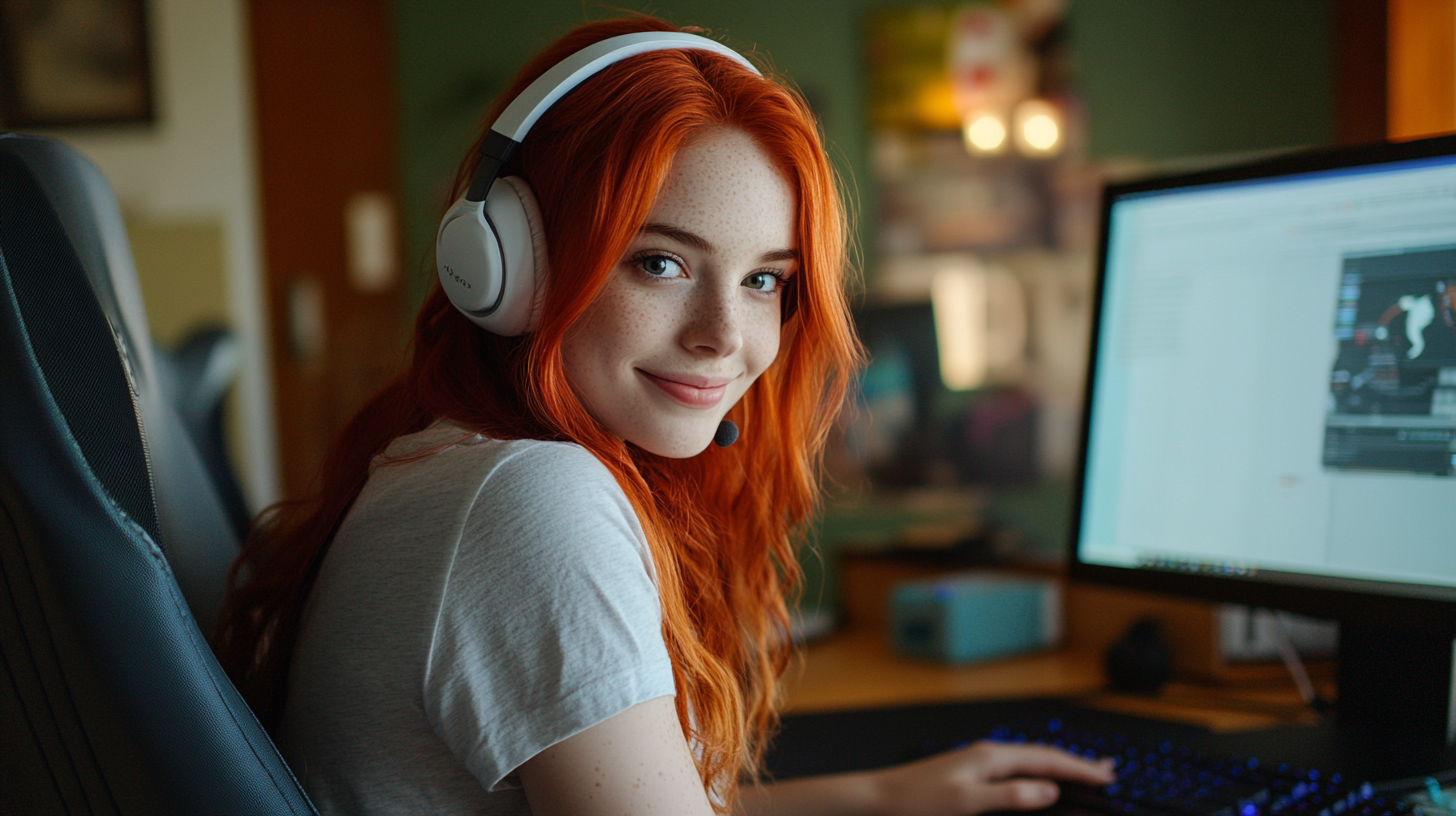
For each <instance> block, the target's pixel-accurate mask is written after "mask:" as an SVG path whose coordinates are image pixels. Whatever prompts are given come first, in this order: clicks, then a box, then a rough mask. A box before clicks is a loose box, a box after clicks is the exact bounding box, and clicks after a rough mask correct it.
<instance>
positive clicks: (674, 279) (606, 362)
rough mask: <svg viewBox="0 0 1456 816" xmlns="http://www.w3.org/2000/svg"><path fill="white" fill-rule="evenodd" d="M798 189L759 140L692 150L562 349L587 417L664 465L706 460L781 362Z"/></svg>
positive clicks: (719, 134) (730, 137)
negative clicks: (740, 406) (728, 418)
mask: <svg viewBox="0 0 1456 816" xmlns="http://www.w3.org/2000/svg"><path fill="white" fill-rule="evenodd" d="M794 211H795V200H794V196H793V191H792V189H791V188H790V187H789V184H788V183H787V182H786V181H785V180H784V178H783V176H782V175H781V174H780V173H779V171H778V169H777V168H776V167H774V165H773V163H772V162H771V161H770V159H769V157H768V155H767V154H765V153H764V152H763V150H762V149H761V148H760V147H759V146H758V143H757V142H755V141H754V140H753V138H752V137H750V136H749V135H748V134H746V133H744V132H742V131H740V130H734V129H723V130H717V131H713V132H711V133H709V134H707V135H705V136H703V137H702V138H700V139H698V140H697V141H695V142H693V143H691V144H689V145H688V146H686V147H684V148H683V149H682V150H680V151H679V152H678V154H677V156H676V158H675V159H674V160H673V163H672V168H671V170H670V171H669V173H668V176H667V181H666V183H665V184H664V185H663V188H662V191H661V193H659V194H658V196H657V199H656V200H655V201H654V202H653V204H652V212H651V214H650V215H649V216H648V218H647V224H646V225H645V226H644V227H643V228H642V231H641V233H639V234H638V236H637V239H636V240H635V241H633V243H632V246H631V248H630V249H628V250H627V254H626V255H624V256H623V257H622V259H621V261H620V262H619V263H618V264H617V268H616V270H615V271H613V273H612V274H611V276H610V277H609V278H608V279H607V282H606V283H605V284H604V285H603V287H602V290H601V292H600V293H598V294H597V297H596V299H595V300H593V301H592V303H591V305H590V306H589V307H587V310H586V312H585V314H583V315H582V318H581V320H579V321H578V322H577V323H576V325H575V326H573V327H572V329H571V331H570V332H568V334H567V336H566V338H565V340H564V341H563V343H562V349H561V350H562V355H563V358H564V361H565V364H566V371H567V375H568V377H569V378H570V380H571V383H572V386H573V387H574V388H575V389H576V392H577V394H578V395H579V396H580V397H581V399H582V401H583V403H584V404H585V405H586V407H587V410H589V411H590V412H591V413H592V416H594V417H596V419H597V421H599V422H601V423H602V424H603V425H604V426H606V428H607V429H608V430H609V431H611V432H612V433H613V434H615V435H616V436H618V437H620V438H622V439H625V440H626V441H628V442H631V443H633V444H635V445H637V446H638V447H640V448H643V449H644V450H647V451H650V452H652V453H656V454H658V455H661V456H669V457H674V458H682V457H687V456H694V455H696V454H698V453H701V452H702V451H703V449H704V448H706V447H707V446H708V443H709V442H711V441H712V439H713V433H714V432H715V431H716V430H717V429H718V423H719V422H720V421H721V420H722V419H723V415H724V414H726V413H727V412H728V409H729V408H731V407H733V405H734V404H736V403H737V402H738V399H739V398H740V397H742V396H743V393H744V392H745V391H747V390H748V387H749V386H750V385H752V384H753V381H754V380H756V379H757V378H758V376H759V375H760V374H762V373H763V372H764V370H765V369H767V368H768V367H769V364H771V363H772V362H773V360H774V357H775V356H776V355H777V354H778V350H779V328H780V304H779V301H780V299H781V298H782V297H783V293H782V291H781V289H782V285H783V282H784V281H785V280H787V279H788V278H789V277H791V276H792V275H793V274H794V271H795V269H796V262H797V258H798V253H797V251H796V247H795V245H794Z"/></svg>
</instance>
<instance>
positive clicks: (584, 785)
mask: <svg viewBox="0 0 1456 816" xmlns="http://www.w3.org/2000/svg"><path fill="white" fill-rule="evenodd" d="M517 773H518V774H519V775H520V778H521V787H522V788H524V789H525V791H526V799H527V800H528V801H529V802H530V803H531V812H532V813H534V814H536V816H556V814H581V816H606V815H607V814H610V816H620V815H621V814H623V813H653V814H661V815H662V816H678V814H689V816H712V813H713V808H712V806H710V805H709V804H708V796H707V794H706V793H705V792H704V790H703V782H702V779H701V778H700V777H699V776H698V769H697V766H696V765H694V763H693V757H692V754H690V753H689V752H688V745H687V741H686V740H685V739H683V731H682V726H681V725H680V724H679V723H678V719H677V708H676V706H675V705H674V702H673V698H671V697H657V698H654V699H652V700H648V701H647V702H644V703H638V704H637V705H635V706H632V707H631V708H629V709H627V710H626V711H623V712H622V713H621V714H618V715H616V716H615V717H612V718H610V719H607V720H604V721H602V722H600V723H597V724H596V725H594V726H592V727H591V728H588V729H586V730H585V731H582V732H581V733H579V734H577V735H575V736H572V737H568V738H566V739H564V740H562V741H561V742H558V743H556V744H555V745H553V746H551V747H550V748H547V749H546V750H544V751H542V752H541V753H539V754H537V755H536V756H534V757H532V758H531V759H529V760H527V761H526V763H525V764H524V765H522V766H521V767H520V768H519V769H518V770H517Z"/></svg>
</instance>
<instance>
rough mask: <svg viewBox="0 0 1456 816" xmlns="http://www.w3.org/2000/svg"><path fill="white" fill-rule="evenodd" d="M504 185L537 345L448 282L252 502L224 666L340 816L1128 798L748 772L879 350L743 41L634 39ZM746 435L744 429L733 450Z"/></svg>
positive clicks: (471, 167)
mask: <svg viewBox="0 0 1456 816" xmlns="http://www.w3.org/2000/svg"><path fill="white" fill-rule="evenodd" d="M673 30H674V29H672V28H671V27H670V26H667V25H666V24H664V23H661V22H659V21H657V20H653V19H651V18H646V17H633V18H629V19H625V20H617V21H612V22H603V23H595V24H591V25H587V26H584V27H582V28H579V29H577V30H575V31H573V32H571V33H570V34H568V35H567V36H565V37H564V38H562V39H561V40H560V41H558V42H556V43H554V44H553V45H551V46H549V47H548V48H547V49H546V50H545V51H544V52H543V53H542V54H540V55H539V56H538V57H537V58H536V59H535V60H533V61H532V62H531V63H529V64H528V65H527V66H526V67H525V68H524V70H523V71H522V74H521V76H520V77H519V78H518V79H517V80H516V82H515V83H514V84H513V85H512V87H511V88H510V89H508V90H507V92H506V94H505V95H504V97H503V98H502V101H501V102H500V103H499V104H498V105H497V108H496V112H495V114H496V115H499V114H500V113H501V111H502V110H503V109H505V107H506V105H507V104H508V103H509V102H510V101H511V100H512V99H514V98H515V97H516V96H517V95H518V94H520V93H521V92H522V90H523V89H525V88H526V87H527V86H528V85H529V84H530V83H531V81H532V80H534V79H536V78H537V77H539V76H541V75H542V74H543V73H545V72H546V71H547V70H548V69H550V68H551V67H552V66H554V65H557V64H558V63H560V62H561V61H562V60H564V59H566V58H567V57H569V56H571V55H573V54H576V53H577V52H579V51H581V50H582V49H583V48H585V47H587V46H589V45H592V44H594V43H597V42H600V41H603V40H605V39H607V38H610V37H614V36H618V35H623V34H628V33H632V32H646V31H673ZM495 118H496V116H495V115H493V116H492V117H491V120H492V121H494V120H495ZM477 161H478V157H477V154H476V152H475V151H472V153H471V158H470V159H468V160H467V161H466V162H465V164H464V165H463V166H462V168H461V171H460V174H459V176H458V180H457V185H456V194H457V195H459V194H461V193H462V192H463V191H464V190H465V188H466V187H467V186H468V182H469V181H470V179H471V178H472V176H473V175H474V171H475V167H476V162H477ZM501 175H502V177H503V178H501V179H500V180H498V181H497V182H496V183H497V184H502V183H504V184H510V185H513V189H514V188H519V189H520V190H523V191H525V190H529V191H534V195H535V199H536V200H537V201H539V212H534V211H531V209H530V208H527V212H528V219H529V220H531V221H532V228H533V232H534V233H535V234H534V239H535V240H534V243H535V249H536V254H537V256H538V262H537V266H538V268H540V267H542V266H543V264H542V263H541V256H543V255H546V254H549V266H545V269H546V270H547V271H546V272H545V273H544V274H545V276H546V282H545V284H544V286H545V290H544V300H543V302H542V303H541V306H540V308H539V310H538V312H537V313H536V314H535V315H534V316H533V318H532V319H533V321H534V326H533V328H532V329H531V330H530V331H528V332H527V333H525V334H523V335H522V336H519V337H505V336H499V335H495V334H491V333H489V332H486V331H484V330H482V329H481V328H479V327H477V326H476V325H474V324H473V323H472V322H471V321H470V320H468V319H467V318H466V317H465V316H464V315H462V314H461V313H460V312H459V311H457V310H456V309H455V308H454V307H453V306H452V305H451V303H450V301H449V300H448V298H447V297H446V295H445V294H444V293H443V292H442V291H441V290H440V289H438V288H437V289H436V290H435V291H434V292H433V293H432V294H431V296H430V297H429V299H428V300H427V301H426V303H425V305H424V307H423V308H422V310H421V313H420V315H419V318H418V320H417V323H416V327H415V336H414V350H413V359H412V362H411V365H410V368H409V370H408V371H407V372H406V373H405V374H404V375H402V376H401V377H400V378H399V379H398V380H396V381H395V382H394V383H393V384H391V385H390V386H388V387H387V388H385V389H384V390H383V391H382V392H381V393H380V394H379V395H378V396H376V397H375V398H374V399H373V400H372V401H371V402H370V403H369V404H368V405H367V406H366V407H365V408H364V409H362V410H361V411H360V412H359V414H358V415H357V416H356V417H355V418H354V419H353V420H352V421H351V423H350V424H349V426H348V427H347V428H346V429H345V431H344V432H343V434H342V435H341V436H340V437H339V439H338V440H337V441H336V443H335V445H334V447H333V450H332V452H331V454H330V456H329V459H328V461H327V463H326V466H325V472H324V474H323V483H322V491H321V494H320V495H319V496H318V497H317V498H316V499H314V500H313V501H311V502H307V503H300V504H295V505H284V506H282V507H281V508H278V509H276V510H274V511H273V512H271V513H269V514H266V515H265V516H263V517H262V519H261V520H260V523H259V524H258V525H257V527H256V529H255V531H254V534H253V536H252V537H251V539H250V541H249V542H248V545H247V547H246V548H245V550H244V552H243V555H242V556H241V557H240V559H239V561H238V563H237V565H236V566H235V568H234V570H233V573H232V576H231V591H230V595H229V600H228V604H227V608H226V610H225V613H224V619H223V621H222V623H221V625H220V628H219V633H218V647H219V651H220V653H221V654H222V656H223V658H224V661H225V663H226V665H227V668H228V670H229V672H230V673H231V675H232V676H233V677H234V678H235V680H236V681H237V682H238V684H239V686H240V688H242V690H243V692H244V694H245V695H246V696H247V697H248V699H249V700H250V702H252V703H253V705H254V708H255V710H256V711H257V712H258V714H259V716H260V717H261V718H262V719H263V721H264V722H265V724H267V725H268V726H269V727H270V728H272V729H274V733H275V734H277V735H278V738H279V741H280V744H281V746H282V748H283V751H284V753H285V755H286V756H287V757H288V759H289V761H290V763H291V764H292V766H293V768H294V770H295V772H297V773H298V774H299V775H300V777H301V779H302V782H303V784H304V786H305V787H306V788H307V789H308V791H309V793H310V795H311V796H312V797H314V800H315V802H316V803H317V804H318V805H319V806H320V808H321V809H322V810H323V811H325V812H339V813H374V812H380V813H384V812H388V813H404V812H409V813H415V812H462V813H463V812H472V813H474V812H482V813H528V812H529V813H536V814H554V813H562V814H566V813H574V814H598V813H599V814H606V813H613V814H617V813H624V812H631V813H643V812H649V811H651V812H664V813H692V814H708V813H712V812H713V811H715V810H716V811H718V812H727V811H729V810H733V809H735V808H736V809H739V810H742V811H745V812H754V813H794V814H813V813H841V814H852V813H880V812H883V813H904V814H947V816H949V814H965V813H974V812H979V811H984V810H991V809H1005V808H1036V807H1041V806H1044V805H1048V804H1050V803H1051V802H1052V801H1053V800H1054V799H1055V798H1056V795H1057V791H1056V787H1055V785H1054V784H1053V783H1052V782H1050V781H1049V779H1048V778H1052V777H1055V778H1061V779H1069V780H1076V781H1081V782H1087V783H1094V784H1095V783H1105V782H1107V781H1110V766H1108V765H1106V764H1098V763H1092V762H1088V761H1084V760H1081V759H1077V758H1074V757H1071V756H1069V755H1066V754H1062V753H1059V752H1055V751H1052V750H1050V749H1042V748H1034V747H1025V746H1023V747H1010V746H993V745H977V746H973V747H971V748H968V749H965V750H962V751H958V752H954V753H951V754H946V755H942V756H940V757H936V758H932V759H930V760H926V761H923V762H920V763H916V764H913V765H907V766H902V767H899V768H894V769H888V770H883V771H877V772H871V773H861V774H848V775H843V776H837V777H827V778H817V779H807V780H799V781H794V782H789V783H782V784H767V785H759V784H754V783H753V782H752V780H754V779H755V778H756V772H757V770H758V762H759V760H760V757H761V755H762V752H763V748H764V744H765V740H766V739H767V738H768V736H769V734H770V732H771V730H772V728H773V726H774V724H775V721H776V720H775V687H776V683H777V680H778V678H779V675H780V674H781V673H782V672H783V670H784V668H785V666H786V664H787V661H788V658H789V650H790V641H789V638H788V636H787V615H786V611H785V602H784V596H785V593H786V592H788V591H790V590H791V589H792V588H793V586H794V583H795V581H796V580H797V577H798V570H797V567H796V566H795V558H794V554H793V551H792V549H791V547H790V540H791V538H792V535H793V532H794V530H795V528H796V526H797V525H799V524H801V523H802V522H803V521H804V520H805V519H806V518H807V517H808V516H809V514H810V512H811V511H812V509H813V508H814V506H815V502H816V500H817V498H818V487H817V472H818V471H817V467H818V463H819V457H820V454H821V451H822V448H823V445H824V440H825V436H826V433H827V431H828V429H829V426H830V423H831V421H832V417H833V414H834V411H835V410H836V408H837V406H838V405H839V404H840V401H841V399H842V397H843V394H844V391H845V388H846V386H847V383H848V381H849V378H850V377H851V376H852V374H853V371H854V367H855V366H856V364H857V362H858V354H859V352H858V346H857V343H856V341H855V338H854V335H853V332H852V330H851V326H850V321H849V318H848V311H847V307H846V303H845V298H844V293H843V287H844V280H843V276H844V274H845V269H846V258H845V250H844V241H845V229H844V217H843V213H842V211H841V206H840V199H839V193H838V191H837V189H836V184H835V179H834V177H833V173H832V170H831V169H830V165H829V163H828V161H827V160H826V158H825V155H824V151H823V148H822V146H821V144H820V141H819V137H818V134H817V131H816V128H815V125H814V122H813V118H812V116H811V115H810V113H809V112H808V110H807V108H806V107H805V106H804V104H803V101H802V100H801V99H800V98H799V97H798V96H797V95H796V94H794V93H793V92H792V91H790V90H788V89H786V88H785V87H783V86H782V85H780V84H778V83H776V82H774V81H772V80H769V79H765V78H763V77H761V76H759V75H758V74H757V72H755V71H754V70H753V69H751V68H749V67H747V66H746V65H745V64H743V62H742V61H740V60H738V59H735V58H733V57H731V56H727V55H724V54H721V53H715V52H713V51H709V50H700V49H694V48H672V49H666V50H658V51H652V52H649V53H642V54H638V55H636V56H632V57H629V58H626V59H623V60H622V61H620V62H617V63H616V64H613V65H611V66H610V67H608V68H605V69H602V70H601V71H600V72H599V73H596V74H595V75H593V76H592V77H591V78H590V79H588V80H587V81H586V82H585V83H584V84H582V85H581V86H580V87H578V88H576V89H575V90H574V91H573V92H571V93H569V94H567V95H566V96H565V97H564V98H562V99H560V100H559V101H557V102H555V104H554V105H552V106H551V107H550V108H549V110H547V111H546V113H545V114H544V115H543V116H541V118H540V119H539V120H538V121H537V122H536V123H535V125H534V126H533V127H532V128H531V129H530V133H529V135H528V136H527V137H525V139H524V143H523V144H522V147H521V149H520V150H519V151H518V152H517V153H516V154H515V155H514V157H512V158H510V159H509V161H508V162H507V163H506V164H505V166H504V168H503V172H502V174H501ZM521 195H522V197H523V198H529V197H530V196H529V193H528V192H522V193H521ZM725 416H726V417H728V418H730V419H731V420H732V421H733V422H735V423H736V424H737V426H738V427H739V428H741V429H742V439H741V440H740V441H738V442H737V443H736V444H732V445H731V446H728V447H710V446H709V443H710V441H711V440H713V438H714V435H715V432H716V431H717V430H718V428H719V426H720V421H721V420H723V419H724V417H725ZM1036 777H1041V778H1040V779H1038V778H1036ZM740 782H744V783H745V784H744V787H743V788H742V789H741V791H740V788H739V783H740Z"/></svg>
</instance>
